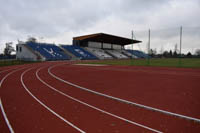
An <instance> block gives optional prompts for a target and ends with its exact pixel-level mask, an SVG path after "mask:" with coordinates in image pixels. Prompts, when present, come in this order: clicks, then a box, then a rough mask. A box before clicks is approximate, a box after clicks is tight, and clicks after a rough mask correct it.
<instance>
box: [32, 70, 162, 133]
mask: <svg viewBox="0 0 200 133" xmlns="http://www.w3.org/2000/svg"><path fill="white" fill-rule="evenodd" d="M41 69H42V68H40V69H38V70H37V71H36V76H37V78H38V79H39V80H40V81H41V82H42V83H43V84H45V85H46V86H48V87H49V88H51V89H52V90H54V91H56V92H58V93H60V94H61V95H63V96H65V97H67V98H70V99H72V100H74V101H76V102H79V103H81V104H83V105H85V106H88V107H90V108H92V109H95V110H97V111H100V112H102V113H105V114H107V115H110V116H112V117H115V118H118V119H120V120H123V121H125V122H128V123H131V124H133V125H136V126H139V127H142V128H145V129H147V130H150V131H153V132H156V133H162V132H161V131H158V130H156V129H153V128H150V127H147V126H145V125H142V124H139V123H136V122H133V121H131V120H128V119H125V118H123V117H120V116H117V115H115V114H112V113H109V112H107V111H105V110H102V109H100V108H97V107H95V106H92V105H90V104H87V103H85V102H83V101H80V100H78V99H76V98H74V97H71V96H69V95H67V94H65V93H63V92H61V91H59V90H57V89H55V88H54V87H52V86H50V85H49V84H47V83H46V82H45V81H44V80H42V79H41V78H40V77H39V76H38V73H39V71H40V70H41Z"/></svg>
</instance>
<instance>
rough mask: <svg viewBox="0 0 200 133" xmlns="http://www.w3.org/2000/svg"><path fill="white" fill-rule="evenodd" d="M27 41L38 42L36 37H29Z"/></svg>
mask: <svg viewBox="0 0 200 133" xmlns="http://www.w3.org/2000/svg"><path fill="white" fill-rule="evenodd" d="M27 42H37V39H36V38H35V37H28V39H27Z"/></svg>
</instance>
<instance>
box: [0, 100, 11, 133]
mask: <svg viewBox="0 0 200 133" xmlns="http://www.w3.org/2000/svg"><path fill="white" fill-rule="evenodd" d="M0 108H1V112H2V114H3V117H4V119H5V121H6V124H7V126H8V128H9V130H10V132H11V133H14V130H13V128H12V126H11V125H10V122H9V120H8V117H7V115H6V112H5V110H4V108H3V104H2V101H1V98H0Z"/></svg>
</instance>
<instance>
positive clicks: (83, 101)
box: [0, 62, 200, 133]
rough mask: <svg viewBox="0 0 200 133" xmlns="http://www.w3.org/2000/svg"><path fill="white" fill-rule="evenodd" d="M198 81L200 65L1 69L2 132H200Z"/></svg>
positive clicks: (47, 65) (62, 65) (45, 65)
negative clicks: (190, 66)
mask: <svg viewBox="0 0 200 133" xmlns="http://www.w3.org/2000/svg"><path fill="white" fill-rule="evenodd" d="M199 81H200V70H199V69H176V68H151V67H128V66H81V65H74V64H73V63H72V62H46V63H38V64H31V65H21V66H12V67H4V68H0V107H1V110H0V112H1V113H0V132H1V133H7V132H8V133H9V132H11V133H14V132H16V133H27V132H30V133H31V132H32V133H36V132H46V133H47V132H48V133H51V132H52V133H54V132H67V133H85V132H89V133H133V132H134V133H135V132H136V133H149V132H150V133H151V132H153V133H160V132H168V133H177V132H182V133H198V132H200V102H199V101H200V97H199V94H200V90H199V85H200V84H199Z"/></svg>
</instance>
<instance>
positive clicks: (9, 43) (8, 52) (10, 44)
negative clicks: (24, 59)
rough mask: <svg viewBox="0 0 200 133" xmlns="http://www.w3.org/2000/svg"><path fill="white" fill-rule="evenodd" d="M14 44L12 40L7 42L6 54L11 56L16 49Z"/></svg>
mask: <svg viewBox="0 0 200 133" xmlns="http://www.w3.org/2000/svg"><path fill="white" fill-rule="evenodd" d="M12 45H13V43H12V42H7V43H6V47H5V49H4V55H5V56H10V55H11V53H12V52H14V51H15V49H14V47H13V46H12Z"/></svg>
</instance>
